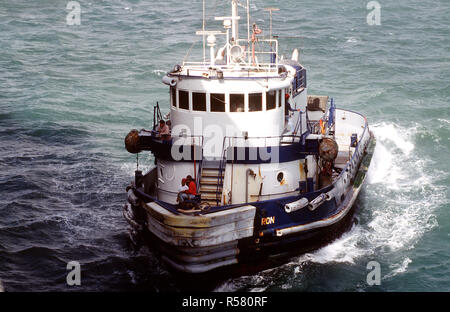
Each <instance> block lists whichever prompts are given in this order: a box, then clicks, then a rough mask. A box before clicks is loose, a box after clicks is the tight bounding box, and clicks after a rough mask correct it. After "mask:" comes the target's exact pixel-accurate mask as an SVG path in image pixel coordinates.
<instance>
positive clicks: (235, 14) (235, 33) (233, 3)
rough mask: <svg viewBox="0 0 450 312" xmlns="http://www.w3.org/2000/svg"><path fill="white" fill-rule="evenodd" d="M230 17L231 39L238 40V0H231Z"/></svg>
mask: <svg viewBox="0 0 450 312" xmlns="http://www.w3.org/2000/svg"><path fill="white" fill-rule="evenodd" d="M231 17H232V27H231V36H232V38H233V40H235V41H236V40H238V39H239V38H238V36H239V33H238V28H239V24H238V19H237V17H238V0H232V1H231Z"/></svg>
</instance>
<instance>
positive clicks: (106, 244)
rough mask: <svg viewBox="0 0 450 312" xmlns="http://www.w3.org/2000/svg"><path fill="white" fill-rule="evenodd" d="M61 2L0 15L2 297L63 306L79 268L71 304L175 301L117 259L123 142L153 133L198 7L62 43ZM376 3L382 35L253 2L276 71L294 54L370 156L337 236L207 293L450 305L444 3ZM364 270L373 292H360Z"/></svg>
mask: <svg viewBox="0 0 450 312" xmlns="http://www.w3.org/2000/svg"><path fill="white" fill-rule="evenodd" d="M67 2H68V1H57V0H47V1H25V0H14V1H13V0H3V1H1V3H0V47H1V50H0V142H1V145H0V146H1V147H0V279H1V280H2V281H3V284H4V287H5V288H6V290H10V291H18V290H31V291H47V290H56V291H66V290H72V289H73V288H69V287H68V286H67V285H66V274H67V273H68V271H67V270H66V264H67V262H69V261H72V260H75V261H79V262H80V263H81V269H82V285H81V286H80V287H78V288H76V289H77V290H86V291H93V290H101V291H104V290H113V291H117V290H137V289H139V290H149V291H156V290H162V291H164V290H173V289H178V285H177V284H176V282H174V279H173V277H172V275H171V273H169V272H168V271H167V269H166V267H165V265H164V264H162V263H160V261H159V260H158V259H157V257H155V255H154V254H153V253H152V252H151V251H149V250H147V249H145V248H144V249H141V250H140V251H139V252H135V251H133V250H132V249H131V247H130V245H129V243H128V236H127V231H126V229H127V224H126V222H125V220H124V219H123V217H122V215H121V206H122V204H123V203H124V200H125V196H124V194H125V192H124V190H125V186H126V185H127V184H128V182H129V181H130V180H131V179H132V174H133V170H134V168H135V158H134V157H133V156H132V155H131V154H128V153H127V152H126V151H125V149H124V148H123V138H124V136H125V135H126V133H127V132H128V131H129V130H130V129H131V128H138V129H140V128H144V127H149V125H150V122H151V118H152V105H153V104H155V102H156V101H159V102H160V104H161V105H162V106H163V110H164V111H167V110H168V90H167V88H166V86H164V85H163V84H162V83H161V82H160V80H161V78H162V75H163V74H164V73H165V72H166V71H167V70H169V69H170V68H171V67H172V66H173V64H175V63H178V62H180V60H181V59H183V57H184V56H185V54H186V51H187V50H188V49H189V48H190V47H191V44H192V42H194V41H195V40H199V39H200V38H199V37H198V36H195V31H196V30H198V29H200V28H201V1H198V0H197V1H190V2H181V3H180V2H179V1H139V0H134V1H132V0H129V1H125V0H111V1H91V2H88V1H83V0H80V1H79V3H80V5H81V25H79V26H77V25H74V26H68V25H66V15H67V13H68V12H69V11H68V10H66V5H67ZM379 2H380V4H381V25H379V26H369V25H368V24H367V23H366V15H367V13H368V12H369V11H368V10H367V9H366V4H367V2H366V1H350V0H341V1H319V2H318V1H311V0H308V1H293V0H287V1H280V2H277V1H268V0H265V1H262V0H258V1H253V5H252V7H253V9H256V10H257V12H256V13H255V14H254V19H255V21H256V22H257V23H259V24H260V26H261V27H267V26H268V25H267V23H263V21H262V18H263V17H264V16H265V15H267V13H265V12H264V11H263V10H262V9H263V8H264V7H268V6H278V7H280V9H281V11H280V12H276V13H274V22H273V28H274V33H276V34H279V35H280V36H285V37H284V38H283V37H282V38H280V44H281V52H282V53H284V54H286V56H288V55H289V54H290V52H291V51H292V49H294V48H300V58H301V62H302V63H303V64H304V65H305V66H306V67H307V68H308V79H309V80H308V83H309V93H310V94H314V93H316V94H322V93H323V94H328V95H330V96H332V97H334V98H335V100H336V102H337V104H338V106H340V107H343V108H347V109H351V110H356V111H360V112H362V113H364V114H365V115H366V116H367V118H368V120H369V122H370V124H371V125H372V129H373V131H374V133H375V135H376V137H377V139H378V145H377V148H376V151H375V156H374V160H373V163H372V166H371V168H370V171H369V176H368V180H367V182H366V184H365V186H364V188H363V191H362V193H361V194H360V196H359V199H358V201H357V206H358V211H357V214H356V217H357V220H358V223H357V224H356V225H354V226H353V227H352V229H351V230H350V231H349V232H347V233H345V234H344V235H343V236H342V237H341V238H339V239H337V240H336V241H335V242H333V243H331V244H330V245H329V246H326V247H324V248H322V249H320V250H317V251H316V252H313V253H310V254H305V255H302V256H299V257H296V258H294V259H292V261H290V262H289V263H288V264H285V265H282V266H281V267H277V268H275V269H271V270H267V271H264V272H261V273H258V274H256V275H251V276H243V277H239V278H232V279H229V280H227V281H225V282H223V283H221V284H220V285H219V286H218V287H217V288H216V290H218V291H221V290H227V291H234V290H246V291H284V290H288V291H374V290H375V291H437V290H444V291H449V290H450V260H449V259H450V248H449V247H450V245H449V239H450V221H449V220H450V215H449V208H450V200H449V189H448V187H449V184H450V176H449V169H450V168H449V167H450V163H449V156H448V155H449V152H450V150H449V147H450V141H449V137H450V136H449V133H450V109H449V97H450V86H449V81H450V25H449V16H450V3H449V2H448V1H447V0H440V1H430V0H428V1H418V0H411V1H404V0H403V1H379ZM207 7H208V15H213V14H215V15H228V14H229V13H228V7H226V6H225V5H223V4H222V1H208V6H207ZM298 36H301V37H298ZM199 46H200V42H199V41H197V44H196V46H194V49H193V51H194V50H195V48H197V47H199ZM193 54H195V53H194V52H193ZM150 164H151V158H150V157H149V156H147V157H145V159H144V160H142V157H141V166H143V167H144V168H145V167H149V166H150ZM371 260H375V261H378V262H379V263H380V264H381V275H382V281H381V285H380V286H368V285H367V283H366V274H367V273H368V270H367V269H366V265H367V263H368V262H369V261H371Z"/></svg>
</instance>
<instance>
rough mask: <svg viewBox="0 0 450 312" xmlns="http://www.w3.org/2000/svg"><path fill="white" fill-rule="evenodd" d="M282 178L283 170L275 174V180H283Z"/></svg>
mask: <svg viewBox="0 0 450 312" xmlns="http://www.w3.org/2000/svg"><path fill="white" fill-rule="evenodd" d="M283 178H284V173H283V172H278V174H277V181H278V182H280V183H281V181H283Z"/></svg>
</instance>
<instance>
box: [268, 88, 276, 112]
mask: <svg viewBox="0 0 450 312" xmlns="http://www.w3.org/2000/svg"><path fill="white" fill-rule="evenodd" d="M276 107H277V91H276V90H271V91H269V92H267V93H266V110H271V109H275V108H276Z"/></svg>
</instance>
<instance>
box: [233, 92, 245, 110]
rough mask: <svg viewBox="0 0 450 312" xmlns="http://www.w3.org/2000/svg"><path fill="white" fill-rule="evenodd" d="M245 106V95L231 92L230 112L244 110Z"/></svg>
mask: <svg viewBox="0 0 450 312" xmlns="http://www.w3.org/2000/svg"><path fill="white" fill-rule="evenodd" d="M244 108H245V104H244V95H243V94H230V112H243V111H244Z"/></svg>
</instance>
